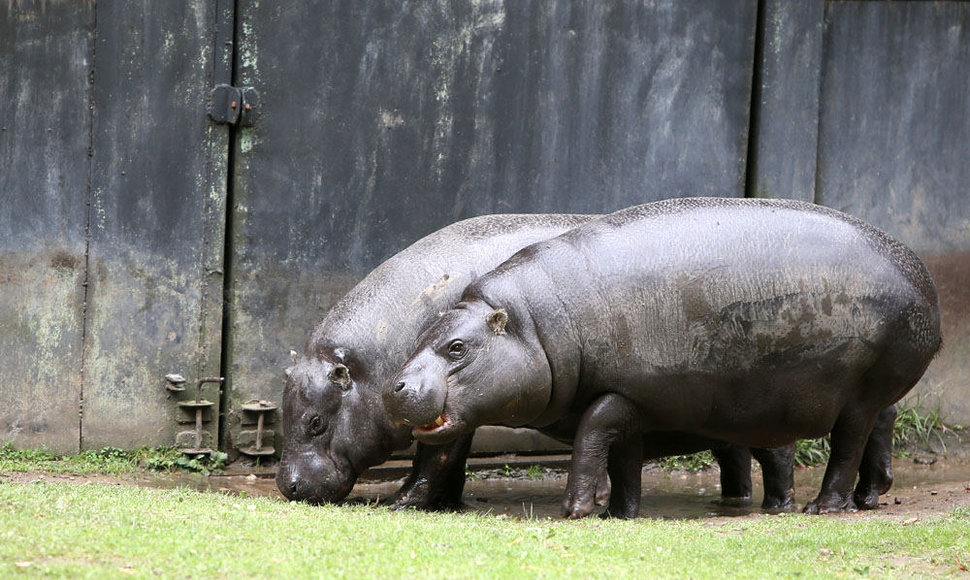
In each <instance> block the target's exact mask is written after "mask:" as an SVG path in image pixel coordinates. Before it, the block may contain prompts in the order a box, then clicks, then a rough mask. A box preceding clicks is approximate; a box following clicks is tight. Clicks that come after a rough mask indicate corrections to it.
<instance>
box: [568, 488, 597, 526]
mask: <svg viewBox="0 0 970 580" xmlns="http://www.w3.org/2000/svg"><path fill="white" fill-rule="evenodd" d="M596 495H597V494H596V491H595V490H589V489H569V487H568V486H567V489H566V497H565V499H564V500H563V502H562V515H563V517H565V518H568V519H570V520H578V519H582V518H585V517H587V516H589V515H590V514H592V513H593V509H594V507H595V505H596Z"/></svg>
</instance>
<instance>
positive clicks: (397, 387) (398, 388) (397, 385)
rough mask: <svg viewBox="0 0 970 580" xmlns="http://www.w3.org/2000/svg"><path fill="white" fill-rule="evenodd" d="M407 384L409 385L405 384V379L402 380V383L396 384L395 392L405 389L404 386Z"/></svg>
mask: <svg viewBox="0 0 970 580" xmlns="http://www.w3.org/2000/svg"><path fill="white" fill-rule="evenodd" d="M406 386H407V385H405V384H404V381H401V382H400V383H398V384H396V385H394V392H395V393H400V392H401V391H403V390H404V387H406Z"/></svg>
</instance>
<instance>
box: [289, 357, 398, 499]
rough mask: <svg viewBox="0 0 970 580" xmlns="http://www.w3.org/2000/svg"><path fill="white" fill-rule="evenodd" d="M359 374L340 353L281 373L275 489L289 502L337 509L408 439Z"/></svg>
mask: <svg viewBox="0 0 970 580" xmlns="http://www.w3.org/2000/svg"><path fill="white" fill-rule="evenodd" d="M365 371H366V368H365V367H364V365H362V364H359V363H356V362H355V361H354V360H352V358H351V357H350V356H349V355H348V353H347V352H346V350H344V349H332V350H330V351H329V352H320V351H318V352H317V353H315V354H314V355H312V356H304V357H303V358H301V359H300V360H298V361H297V362H296V364H295V365H294V366H293V367H291V368H290V369H288V370H287V378H286V385H285V388H284V391H283V408H282V412H283V416H282V420H283V452H282V457H281V458H280V464H279V470H278V471H277V474H276V485H277V487H279V489H280V491H281V492H282V493H283V495H285V496H286V497H287V498H288V499H290V500H295V501H306V502H308V503H313V504H319V503H327V502H336V501H339V500H341V499H343V498H344V497H346V496H347V494H348V493H350V490H351V489H352V488H353V486H354V483H355V482H356V481H357V477H358V476H359V475H360V474H361V473H362V472H363V471H364V470H365V469H367V468H368V467H370V466H372V465H377V464H378V463H381V462H383V461H384V460H385V459H387V457H388V455H389V454H390V453H391V451H393V450H394V449H398V448H403V447H406V446H407V445H408V443H409V441H410V433H408V432H407V430H405V429H402V428H400V427H397V426H396V425H395V424H394V423H392V422H391V421H390V420H389V419H388V418H387V416H386V414H385V413H383V412H382V409H381V408H380V407H381V400H380V390H379V389H378V388H370V387H369V386H368V385H367V384H366V383H367V381H368V377H367V374H366V372H365Z"/></svg>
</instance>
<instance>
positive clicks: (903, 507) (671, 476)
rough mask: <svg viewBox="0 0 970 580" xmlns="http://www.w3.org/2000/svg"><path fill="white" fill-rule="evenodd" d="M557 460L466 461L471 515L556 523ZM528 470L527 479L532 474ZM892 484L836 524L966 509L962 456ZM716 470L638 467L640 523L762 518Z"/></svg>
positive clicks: (229, 480)
mask: <svg viewBox="0 0 970 580" xmlns="http://www.w3.org/2000/svg"><path fill="white" fill-rule="evenodd" d="M567 460H568V456H559V457H536V458H530V457H515V456H507V457H497V458H488V459H478V460H474V459H473V460H471V462H470V469H471V470H472V474H471V475H470V476H469V478H468V482H467V484H466V486H465V493H464V500H465V505H466V508H467V509H468V510H474V511H477V512H481V513H490V514H496V515H506V516H512V517H527V518H546V517H551V518H556V517H559V505H560V501H561V497H562V493H563V490H564V488H565V485H566V471H565V466H566V461H567ZM539 464H541V465H542V467H539V468H533V469H532V471H531V477H530V472H529V468H530V467H531V466H532V465H539ZM407 466H408V462H407V461H404V460H402V461H397V462H390V463H389V464H385V465H384V466H382V467H381V468H379V469H375V470H371V471H369V472H368V473H367V474H366V475H365V477H363V478H362V479H361V481H359V482H358V484H357V486H356V487H355V488H354V491H353V492H352V493H351V496H350V497H351V498H359V499H365V500H377V499H379V498H382V497H387V496H388V495H390V494H392V493H394V491H395V490H396V489H397V488H398V487H399V486H400V484H401V482H402V481H403V476H404V474H405V473H406V470H407ZM893 469H894V472H895V478H896V480H895V484H894V485H893V488H892V489H891V490H890V491H889V493H888V494H886V495H884V496H883V497H882V503H883V505H882V506H881V507H880V509H878V510H874V511H867V512H859V513H854V514H844V515H839V516H834V517H841V518H878V519H888V520H893V521H899V522H901V523H904V524H906V523H912V522H916V521H920V520H926V519H933V518H936V517H939V516H941V515H943V514H945V513H946V512H948V511H950V510H952V509H954V508H956V507H960V506H970V459H967V458H965V457H938V456H934V457H931V458H926V457H918V458H917V459H916V460H913V459H911V458H897V459H896V460H895V461H894V463H893ZM822 472H823V469H821V468H817V469H806V468H799V469H797V470H796V473H795V484H796V490H795V492H796V493H795V502H796V507H797V509H798V510H800V509H801V508H802V506H804V504H805V503H806V502H807V501H809V500H810V499H811V498H812V497H814V495H815V494H816V493H817V492H818V488H819V484H820V482H821V478H822ZM718 475H719V474H718V470H717V468H709V469H706V470H703V471H700V472H696V473H693V472H684V471H675V472H667V471H664V470H662V469H660V468H659V467H656V466H654V465H652V464H648V465H646V466H645V467H644V469H643V499H642V505H641V508H640V517H646V518H664V519H669V518H677V519H695V518H706V519H712V520H721V519H730V518H739V517H742V518H743V517H760V516H761V515H762V512H761V510H760V509H758V505H759V504H760V502H761V494H762V491H761V477H760V473H758V472H757V470H756V471H755V473H754V474H753V480H754V485H755V490H754V494H753V498H752V502H751V505H750V506H745V507H732V506H725V505H721V504H720V502H719V499H720V487H719V485H718ZM37 480H45V481H51V482H69V483H74V484H79V485H81V484H101V485H137V486H144V487H155V488H174V487H189V488H192V489H196V490H199V491H210V492H217V493H230V494H245V495H248V496H268V497H275V498H280V499H283V497H282V495H281V494H280V493H279V491H278V490H277V489H276V485H275V483H274V481H273V471H272V467H271V466H269V467H261V468H259V467H249V468H247V467H245V466H241V465H238V464H236V465H233V466H231V467H230V469H229V473H227V474H222V475H210V476H207V477H206V476H202V475H194V474H184V473H150V472H144V473H138V474H132V475H125V476H105V475H60V474H50V473H40V472H28V473H7V474H2V473H0V482H10V483H29V482H32V481H37Z"/></svg>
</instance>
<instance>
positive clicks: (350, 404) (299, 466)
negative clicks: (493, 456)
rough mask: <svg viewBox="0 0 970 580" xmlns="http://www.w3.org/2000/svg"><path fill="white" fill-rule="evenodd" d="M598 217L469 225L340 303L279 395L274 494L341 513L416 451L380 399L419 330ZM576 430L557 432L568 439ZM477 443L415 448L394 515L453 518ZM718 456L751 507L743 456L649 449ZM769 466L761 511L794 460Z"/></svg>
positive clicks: (413, 249) (785, 454)
mask: <svg viewBox="0 0 970 580" xmlns="http://www.w3.org/2000/svg"><path fill="white" fill-rule="evenodd" d="M592 217H593V216H580V215H491V216H482V217H478V218H472V219H468V220H465V221H462V222H458V223H456V224H453V225H450V226H448V227H446V228H443V229H441V230H439V231H437V232H435V233H433V234H430V235H428V236H426V237H425V238H423V239H421V240H419V241H417V242H416V243H414V244H413V245H411V246H410V247H408V248H406V249H405V250H403V251H402V252H400V253H398V254H397V255H395V256H393V257H392V258H390V259H388V260H387V261H386V262H384V263H383V264H381V265H380V266H378V267H377V268H376V269H375V270H374V271H373V272H371V273H370V274H369V275H368V276H367V277H365V278H364V279H363V280H362V281H361V282H360V283H359V284H358V285H357V286H355V287H354V288H353V289H352V290H351V291H350V292H349V293H348V294H347V295H346V296H345V297H344V298H342V299H341V300H340V301H339V302H337V304H336V305H334V306H333V308H331V309H330V311H329V312H328V313H327V315H326V317H325V318H324V319H323V321H322V322H320V324H319V325H318V326H317V328H316V329H315V331H314V332H313V335H312V337H311V339H310V341H309V343H308V345H307V347H306V351H305V353H304V354H303V356H302V358H301V359H300V360H299V361H297V363H296V365H295V366H294V367H292V368H291V369H290V370H289V376H288V378H287V380H286V385H285V388H284V391H283V409H282V412H283V427H284V439H283V452H282V458H281V461H280V466H279V470H278V472H277V477H276V482H277V485H278V487H279V489H280V491H281V492H282V493H283V494H284V495H285V496H286V497H287V498H289V499H291V500H302V501H308V502H311V503H321V502H334V501H339V500H341V499H343V498H344V497H346V495H347V494H348V493H349V492H350V491H351V488H352V487H353V485H354V483H355V482H356V480H357V477H358V476H359V475H360V474H361V473H362V472H363V471H364V470H366V469H367V468H368V467H371V466H373V465H377V464H379V463H381V462H383V461H384V460H386V459H387V457H388V456H389V455H390V453H391V452H392V451H394V450H399V449H404V448H406V447H407V446H408V445H409V444H410V443H411V429H410V428H409V427H403V426H400V425H397V424H395V423H394V422H393V421H392V420H391V419H390V417H388V415H387V413H386V412H385V409H384V405H383V402H382V399H381V387H382V386H383V384H384V383H385V382H386V381H387V379H388V378H389V377H391V376H392V375H393V373H395V372H396V371H397V370H398V369H399V368H400V366H401V365H402V364H403V363H404V361H405V359H406V358H407V355H408V351H409V350H410V349H411V347H413V345H414V342H415V340H416V338H417V336H418V334H419V332H420V331H422V330H423V329H424V328H426V327H427V326H428V325H429V324H431V322H433V321H434V320H435V319H437V317H438V316H439V314H440V313H441V312H443V311H445V310H447V309H448V308H450V307H451V306H452V305H454V303H455V302H457V301H458V299H459V297H460V296H461V293H462V291H463V290H464V288H465V286H467V285H468V283H469V282H471V281H472V280H473V279H474V278H475V277H476V275H478V274H481V273H484V272H487V271H489V270H490V269H492V268H494V267H495V266H497V265H498V264H500V263H501V262H502V261H503V260H505V259H506V258H508V257H509V256H511V255H512V254H513V253H515V252H516V251H517V250H519V249H521V248H523V247H525V246H527V245H529V244H531V243H533V242H536V241H540V240H545V239H548V238H551V237H553V236H556V235H558V234H561V233H563V232H565V231H567V230H569V229H570V228H572V227H574V226H576V225H579V224H582V223H585V222H587V221H589V220H590V219H592ZM577 425H578V422H575V421H574V422H573V423H571V424H568V423H563V424H557V425H554V426H552V427H553V429H552V431H551V432H550V434H552V435H553V436H556V437H558V438H568V440H571V439H572V436H573V434H574V433H575V429H576V427H577ZM471 438H472V433H471V432H470V431H469V432H468V433H467V434H465V435H463V436H462V437H459V438H458V439H457V440H455V441H453V442H451V443H449V444H448V445H444V446H436V447H428V446H426V445H424V444H419V445H418V452H417V456H416V457H415V461H414V470H413V471H412V473H411V475H410V477H409V478H408V479H407V480H406V481H405V483H404V485H403V486H402V487H401V489H400V491H398V492H397V494H396V495H395V496H394V497H392V498H389V500H388V501H389V502H390V503H392V504H393V505H395V506H397V507H405V506H413V507H421V508H425V509H444V508H452V507H457V506H458V505H460V503H461V493H462V489H463V486H464V481H465V458H466V456H467V454H468V449H469V446H470V444H471ZM711 446H715V447H717V448H716V449H715V453H716V455H717V458H718V460H719V462H720V463H721V467H722V477H721V480H722V490H723V494H724V495H725V496H727V497H741V498H744V497H747V496H749V495H750V489H751V484H750V455H748V451H747V450H746V449H744V448H738V447H724V445H723V444H722V443H719V442H714V441H705V440H701V439H698V438H692V439H691V438H679V437H675V436H673V435H670V434H665V435H664V436H663V437H657V438H654V439H650V440H649V441H647V447H646V453H647V454H648V455H650V456H654V457H656V456H660V455H664V454H669V453H687V452H693V451H698V450H700V449H705V448H708V447H711ZM754 453H755V456H756V458H757V459H758V460H759V462H761V463H762V466H763V471H764V480H765V489H766V493H765V501H764V504H763V505H765V506H766V507H773V508H784V507H786V505H788V504H789V503H790V501H791V498H790V490H791V463H792V459H791V454H790V450H787V451H785V450H754Z"/></svg>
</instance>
